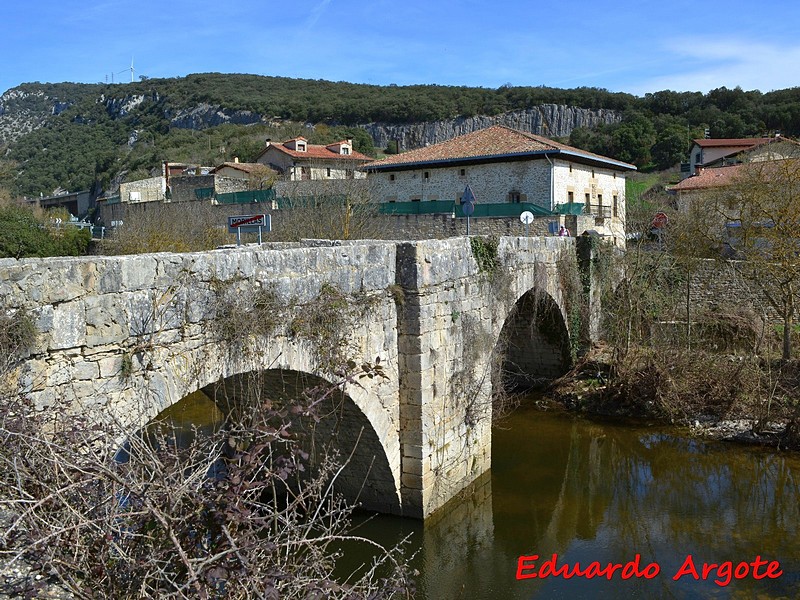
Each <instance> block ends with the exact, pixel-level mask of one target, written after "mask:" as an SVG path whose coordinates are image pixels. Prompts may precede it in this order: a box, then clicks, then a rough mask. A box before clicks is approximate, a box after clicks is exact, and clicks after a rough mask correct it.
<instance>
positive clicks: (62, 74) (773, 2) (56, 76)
mask: <svg viewBox="0 0 800 600" xmlns="http://www.w3.org/2000/svg"><path fill="white" fill-rule="evenodd" d="M798 23H800V2H798V1H797V0H762V1H761V2H753V1H752V0H751V1H749V2H742V1H739V0H728V1H726V2H704V1H697V0H694V1H691V2H690V1H684V0H678V1H669V0H666V1H661V2H654V1H650V0H640V1H638V2H633V1H627V0H625V1H618V2H610V1H606V0H597V1H590V0H583V1H576V0H561V1H560V2H550V3H545V2H540V1H536V0H528V1H523V0H492V1H488V0H461V1H458V2H457V1H455V0H424V1H423V0H392V1H388V0H371V1H357V0H293V1H290V2H271V1H269V0H262V1H257V0H239V1H236V2H228V3H225V2H207V1H206V0H192V1H188V0H172V1H171V2H154V1H152V0H80V1H78V0H59V1H55V0H31V1H30V2H22V3H18V2H11V1H9V2H6V3H5V4H4V6H3V10H2V16H0V93H2V92H3V91H5V90H7V89H9V88H12V87H14V86H16V85H19V84H20V83H24V82H33V81H41V82H61V81H74V82H82V83H97V82H103V81H109V82H110V81H111V79H112V74H113V79H114V81H115V82H120V81H123V82H124V81H130V76H131V74H130V65H131V59H133V64H134V69H135V71H134V76H135V77H136V78H137V79H138V78H139V76H140V75H146V76H148V77H175V76H182V75H187V74H189V73H201V72H210V71H215V72H222V73H253V74H259V75H280V76H287V77H302V78H311V79H327V80H332V81H349V82H353V83H372V84H380V85H386V84H390V83H395V84H398V85H405V84H443V85H469V86H481V87H488V88H496V87H498V86H501V85H503V84H506V83H510V84H512V85H544V86H551V87H562V88H571V87H578V86H593V87H602V88H606V89H609V90H611V91H620V92H629V93H633V94H637V95H643V94H645V93H647V92H653V91H657V90H663V89H672V90H677V91H702V92H706V91H708V90H709V89H713V88H717V87H721V86H727V87H735V86H737V85H738V86H741V87H742V88H744V89H745V90H750V89H760V90H762V91H765V92H766V91H770V90H773V89H783V88H788V87H795V86H798V85H800V36H798V34H797V27H798Z"/></svg>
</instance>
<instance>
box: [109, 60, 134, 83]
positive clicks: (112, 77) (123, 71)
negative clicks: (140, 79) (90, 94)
mask: <svg viewBox="0 0 800 600" xmlns="http://www.w3.org/2000/svg"><path fill="white" fill-rule="evenodd" d="M128 71H130V72H131V83H133V72H134V68H133V57H132V56H131V66H130V69H122V71H118V72H117V75H119V74H120V73H126V72H128ZM111 83H114V74H113V73H112V74H111Z"/></svg>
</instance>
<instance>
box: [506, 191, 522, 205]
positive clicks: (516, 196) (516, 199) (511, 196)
mask: <svg viewBox="0 0 800 600" xmlns="http://www.w3.org/2000/svg"><path fill="white" fill-rule="evenodd" d="M521 199H522V198H521V197H520V193H519V192H508V201H509V202H513V203H514V204H519V203H520V200H521Z"/></svg>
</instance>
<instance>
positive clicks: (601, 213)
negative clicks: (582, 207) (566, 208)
mask: <svg viewBox="0 0 800 600" xmlns="http://www.w3.org/2000/svg"><path fill="white" fill-rule="evenodd" d="M588 209H589V210H588V211H587V212H588V214H590V215H594V216H595V217H603V218H605V219H610V218H611V216H612V215H611V211H612V207H610V206H603V205H601V204H590V205H589V206H588Z"/></svg>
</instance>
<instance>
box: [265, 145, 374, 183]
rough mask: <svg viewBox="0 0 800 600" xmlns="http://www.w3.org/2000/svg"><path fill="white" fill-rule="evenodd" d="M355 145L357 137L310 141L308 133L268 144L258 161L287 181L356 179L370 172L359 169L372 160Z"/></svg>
mask: <svg viewBox="0 0 800 600" xmlns="http://www.w3.org/2000/svg"><path fill="white" fill-rule="evenodd" d="M371 160H372V159H371V158H370V157H369V156H366V155H364V154H361V153H360V152H356V151H355V150H354V149H353V140H341V141H339V142H335V143H333V144H328V145H326V146H322V145H317V144H309V143H308V140H306V138H304V137H297V138H293V139H291V140H286V141H285V142H280V143H277V144H273V143H272V142H271V141H270V140H267V145H266V147H265V148H264V150H262V151H261V154H259V155H258V157H257V158H256V162H257V163H259V164H262V165H267V166H268V167H270V168H272V169H274V170H275V171H277V172H278V173H280V174H282V176H283V179H284V180H287V181H312V180H313V181H317V180H325V179H356V178H363V177H366V175H365V174H364V173H363V172H361V171H358V170H357V169H358V168H359V167H360V166H362V165H364V164H366V163H368V162H369V161H371Z"/></svg>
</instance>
